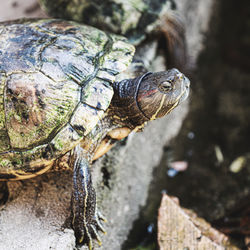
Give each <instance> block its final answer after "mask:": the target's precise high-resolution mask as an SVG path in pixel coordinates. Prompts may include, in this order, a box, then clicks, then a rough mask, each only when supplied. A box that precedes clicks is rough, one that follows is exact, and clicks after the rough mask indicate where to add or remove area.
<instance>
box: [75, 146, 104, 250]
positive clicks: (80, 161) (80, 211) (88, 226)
mask: <svg viewBox="0 0 250 250" xmlns="http://www.w3.org/2000/svg"><path fill="white" fill-rule="evenodd" d="M71 202H72V227H73V229H74V231H75V236H76V239H77V243H78V244H83V243H87V244H88V246H89V249H92V247H93V242H92V239H96V240H97V241H98V243H99V244H100V245H101V240H100V237H99V234H98V230H100V231H102V232H103V233H105V230H104V229H103V227H102V224H101V222H100V220H104V218H103V217H102V215H101V214H100V213H99V212H98V211H97V207H96V194H95V190H94V188H93V186H92V180H91V174H90V170H89V162H88V160H87V159H86V156H85V155H84V153H83V150H82V148H81V147H80V146H77V147H76V149H75V162H74V173H73V194H72V200H71Z"/></svg>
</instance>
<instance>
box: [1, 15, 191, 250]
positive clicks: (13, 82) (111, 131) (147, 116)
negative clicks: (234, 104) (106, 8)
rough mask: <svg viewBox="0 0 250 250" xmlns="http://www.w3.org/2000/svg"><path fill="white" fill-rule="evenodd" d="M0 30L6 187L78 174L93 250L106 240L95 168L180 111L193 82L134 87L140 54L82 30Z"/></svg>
mask: <svg viewBox="0 0 250 250" xmlns="http://www.w3.org/2000/svg"><path fill="white" fill-rule="evenodd" d="M0 30H1V34H0V79H1V80H0V138H1V140H0V180H1V181H15V180H23V179H27V178H32V177H36V176H38V175H40V174H43V173H45V172H46V171H49V170H62V169H68V168H70V169H72V171H73V177H72V182H73V191H72V199H71V213H72V223H71V225H72V228H73V230H74V232H75V236H76V241H77V244H80V245H81V244H85V243H86V244H88V247H89V249H92V248H93V239H96V240H97V241H98V242H99V243H100V242H101V240H100V236H99V231H102V232H105V230H104V227H103V222H102V220H104V217H103V216H102V215H101V213H100V212H99V210H98V209H97V205H96V193H95V190H94V188H93V186H92V179H91V173H90V166H91V164H92V162H93V161H95V160H96V159H98V158H99V157H101V156H102V155H103V154H105V153H106V152H107V151H108V150H109V149H110V148H111V147H112V146H113V145H114V144H115V142H116V141H119V140H121V139H123V138H126V137H127V136H128V135H129V133H130V132H132V131H139V130H141V129H142V128H143V127H144V125H145V124H146V123H147V122H148V121H151V120H155V119H157V118H160V117H162V116H164V115H166V114H168V113H169V112H170V111H171V110H173V109H174V108H175V107H176V106H177V105H178V104H179V103H180V102H182V101H183V100H185V99H186V98H187V96H188V93H189V85H190V81H189V80H188V78H187V77H186V76H185V75H184V74H182V73H181V72H180V71H179V70H177V69H175V68H173V69H170V70H168V71H163V72H161V71H160V72H155V73H152V72H146V73H142V74H140V72H139V70H138V69H137V70H135V71H134V72H136V74H138V75H137V76H136V77H134V78H132V79H131V78H129V76H130V74H129V72H127V73H126V70H128V69H131V65H133V55H134V51H135V49H134V46H133V45H131V44H130V43H129V42H128V41H127V39H126V38H124V37H122V36H117V35H114V34H111V33H107V32H104V31H101V30H99V29H97V28H94V27H91V26H87V25H83V24H79V23H76V22H73V21H65V20H59V19H21V20H14V21H9V22H3V23H0ZM136 65H137V64H136V63H135V67H136ZM134 72H133V74H135V73H134Z"/></svg>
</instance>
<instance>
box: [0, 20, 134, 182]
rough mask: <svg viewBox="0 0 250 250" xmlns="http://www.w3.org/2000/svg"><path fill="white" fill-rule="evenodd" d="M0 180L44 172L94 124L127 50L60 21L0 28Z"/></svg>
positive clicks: (116, 40) (120, 42)
mask: <svg viewBox="0 0 250 250" xmlns="http://www.w3.org/2000/svg"><path fill="white" fill-rule="evenodd" d="M0 31H1V34H0V179H10V178H15V179H17V178H19V179H20V178H29V177H32V175H34V174H35V175H37V174H40V173H42V172H45V171H46V170H47V168H49V167H50V166H51V164H52V163H53V161H54V160H55V159H56V158H58V157H59V156H61V155H63V154H65V153H66V152H67V151H69V150H71V149H72V148H74V147H75V146H76V145H77V144H78V143H79V142H80V140H81V139H82V138H83V137H84V136H86V135H87V134H88V133H89V132H90V131H91V130H92V129H93V128H94V127H95V125H96V124H97V122H98V121H99V119H101V118H102V116H103V114H104V112H105V110H106V109H107V108H108V106H109V104H110V101H111V99H112V96H113V88H112V82H113V81H114V80H115V77H116V75H117V74H119V72H121V71H124V70H125V69H126V68H127V67H128V65H129V64H130V62H131V60H132V57H133V54H134V47H133V46H132V45H130V44H129V43H127V42H126V39H125V38H123V37H120V36H115V35H110V34H107V33H104V32H102V31H100V30H98V29H96V28H93V27H89V26H85V25H79V24H77V23H74V22H67V21H62V20H54V19H46V20H23V21H13V22H5V23H1V24H0Z"/></svg>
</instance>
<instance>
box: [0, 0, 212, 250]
mask: <svg viewBox="0 0 250 250" xmlns="http://www.w3.org/2000/svg"><path fill="white" fill-rule="evenodd" d="M211 2H212V0H209V1H202V0H196V1H195V0H192V1H190V0H189V1H188V0H177V4H178V6H180V9H181V12H182V13H183V16H184V17H187V22H186V26H187V30H188V31H187V37H188V48H189V49H190V55H192V63H193V64H194V63H195V58H196V56H197V54H198V52H197V51H198V50H200V49H201V48H202V43H201V41H202V32H203V31H204V30H205V28H206V27H207V21H208V20H209V11H208V10H209V9H211V4H209V3H211ZM3 6H4V7H3ZM32 6H33V7H35V8H33V10H35V11H34V12H32V11H31V10H32V8H30V9H29V11H28V12H27V8H28V7H32ZM201 9H204V10H205V11H204V13H203V14H201V15H200V14H199V15H197V13H200V10H201ZM25 10H26V11H25ZM206 10H207V11H206ZM23 16H36V17H44V16H45V15H44V13H42V12H41V11H39V10H38V9H36V2H35V1H32V0H30V1H27V0H22V1H21V0H19V1H15V3H14V2H10V1H9V0H2V1H1V9H0V20H9V19H16V18H19V17H23ZM187 110H188V102H185V103H183V105H182V106H180V107H178V108H177V109H176V110H175V111H174V112H173V113H172V114H170V115H169V116H168V117H166V118H163V119H161V120H159V121H155V122H152V123H151V124H149V126H148V127H147V128H146V129H145V131H144V132H142V133H138V134H134V135H131V136H130V137H129V138H128V140H127V141H126V142H123V143H121V144H120V145H118V146H117V147H116V148H114V149H113V150H112V151H111V152H109V153H108V155H107V156H104V157H103V158H102V159H100V160H99V161H97V162H96V163H95V164H94V167H93V180H94V183H95V186H96V190H97V193H98V197H97V199H98V204H99V207H100V209H101V211H102V212H103V214H104V215H105V216H106V217H107V219H108V223H106V225H105V226H106V229H107V233H108V234H107V235H106V236H105V237H104V236H103V237H102V238H103V246H102V247H101V248H100V249H109V250H112V249H115V250H117V249H120V247H121V245H122V243H123V241H124V240H125V239H126V236H127V234H128V232H129V230H130V228H131V227H132V222H133V221H134V220H135V219H136V217H137V216H138V212H139V208H140V206H142V205H144V203H145V201H146V197H147V188H148V185H149V183H150V181H151V178H152V177H151V173H152V170H153V167H154V166H156V165H158V162H159V159H160V158H161V155H162V147H163V145H165V144H166V143H167V142H168V141H169V140H170V139H172V138H173V137H174V136H175V135H176V134H177V133H178V131H179V129H180V127H181V124H182V121H183V119H184V117H185V115H186V113H187ZM9 187H10V189H11V197H12V200H11V201H9V202H8V203H7V204H6V206H5V207H3V208H2V210H1V211H0V249H29V250H32V249H41V250H47V249H58V250H59V249H60V250H61V249H73V248H74V245H75V243H74V235H73V231H72V230H71V229H64V228H63V227H62V225H63V224H64V223H65V221H66V219H67V218H68V216H69V214H70V210H69V208H70V194H71V173H70V172H65V173H49V174H45V175H43V176H40V177H38V178H35V179H31V180H26V181H22V182H12V183H9ZM85 248H86V247H82V249H85Z"/></svg>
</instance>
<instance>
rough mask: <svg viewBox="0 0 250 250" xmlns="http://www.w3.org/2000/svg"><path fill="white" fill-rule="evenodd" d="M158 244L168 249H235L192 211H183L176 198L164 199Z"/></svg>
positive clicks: (222, 235) (160, 214) (161, 208)
mask: <svg viewBox="0 0 250 250" xmlns="http://www.w3.org/2000/svg"><path fill="white" fill-rule="evenodd" d="M158 243H159V246H160V250H167V249H214V250H223V249H232V250H233V249H234V250H237V249H239V248H237V247H235V246H233V245H231V244H230V242H229V239H228V237H227V236H226V235H224V234H222V233H220V232H219V231H217V230H216V229H214V228H212V227H211V225H210V224H208V223H207V222H206V221H204V220H203V219H201V218H198V217H197V215H196V214H194V213H193V212H192V211H190V210H184V209H182V208H181V207H180V206H179V204H178V202H176V198H174V199H173V198H170V197H169V196H167V195H164V196H163V197H162V202H161V206H160V209H159V217H158Z"/></svg>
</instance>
